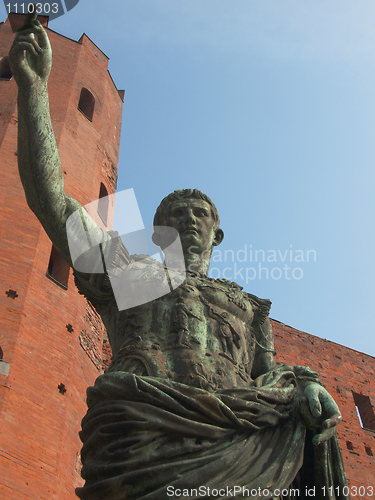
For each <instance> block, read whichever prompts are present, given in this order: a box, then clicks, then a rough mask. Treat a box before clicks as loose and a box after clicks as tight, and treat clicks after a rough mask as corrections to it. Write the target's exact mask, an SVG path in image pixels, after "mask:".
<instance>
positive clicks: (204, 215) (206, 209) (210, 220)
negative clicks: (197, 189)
mask: <svg viewBox="0 0 375 500" xmlns="http://www.w3.org/2000/svg"><path fill="white" fill-rule="evenodd" d="M165 223H166V225H167V226H170V227H173V228H175V229H177V231H178V232H179V235H180V239H181V244H182V248H183V250H184V253H186V252H189V253H194V254H201V253H203V252H206V251H210V253H211V250H212V248H213V247H214V246H215V245H218V244H219V243H221V240H222V238H221V237H220V235H221V233H222V232H221V230H218V229H217V228H216V224H215V219H214V217H213V215H212V210H211V206H210V205H209V203H207V202H205V201H204V200H198V199H194V198H192V199H186V200H179V201H175V202H174V203H172V205H171V207H170V210H169V213H168V214H167V216H166V220H165Z"/></svg>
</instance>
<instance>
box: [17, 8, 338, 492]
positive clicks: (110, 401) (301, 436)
mask: <svg viewBox="0 0 375 500" xmlns="http://www.w3.org/2000/svg"><path fill="white" fill-rule="evenodd" d="M10 64H11V68H12V72H13V75H14V78H15V80H16V82H17V85H18V88H19V92H18V110H19V139H18V162H19V171H20V176H21V180H22V183H23V186H24V189H25V193H26V197H27V202H28V204H29V206H30V208H31V209H32V210H33V212H34V213H35V214H36V216H37V217H38V218H39V220H40V222H41V223H42V225H43V227H44V228H45V230H46V232H47V234H48V235H49V237H50V238H51V240H52V241H53V243H54V244H55V246H56V247H57V248H58V250H59V252H60V253H61V254H62V255H63V256H64V258H65V259H66V260H67V261H68V262H71V259H70V253H69V247H68V241H67V235H66V221H67V219H68V217H69V216H70V215H71V214H73V212H75V211H76V210H79V211H80V213H81V216H82V217H83V219H84V221H85V224H86V227H87V230H88V231H90V236H91V237H92V238H93V241H95V238H96V235H98V239H99V234H100V235H101V231H100V230H99V228H97V227H96V225H95V223H94V221H93V220H92V219H91V218H90V217H89V216H88V215H87V214H85V213H84V211H82V210H81V206H80V204H79V203H78V202H77V201H76V200H74V199H73V198H71V197H69V196H68V195H67V194H66V193H65V192H64V183H63V176H62V172H61V166H60V159H59V154H58V150H57V147H56V141H55V137H54V134H53V130H52V125H51V119H50V115H49V105H48V91H47V81H48V76H49V73H50V70H51V64H52V52H51V47H50V44H49V41H48V37H47V35H46V32H45V31H44V29H43V28H42V26H41V25H40V23H39V22H38V21H37V20H36V18H35V16H34V17H33V16H27V18H26V21H25V25H24V26H23V27H22V29H20V30H19V31H18V33H17V34H16V37H15V41H14V43H13V45H12V48H11V50H10ZM219 222H220V221H219V216H218V213H217V210H216V208H215V206H214V205H213V203H212V202H211V200H210V199H209V198H208V197H207V196H206V195H204V194H203V193H201V192H200V191H198V190H181V191H176V192H174V193H172V194H171V195H169V196H168V197H167V198H166V199H164V200H163V201H162V203H161V205H160V207H159V208H158V210H157V213H156V216H155V221H154V223H155V225H156V226H169V227H172V228H175V229H176V230H177V231H178V233H179V235H180V239H181V244H182V248H183V252H184V259H185V266H186V270H187V274H186V279H185V281H184V282H183V284H182V285H181V286H179V287H177V288H175V289H174V290H173V291H172V292H171V293H169V294H167V295H164V296H162V297H160V298H158V299H156V300H153V301H151V302H147V303H145V304H142V305H139V306H137V307H132V308H131V309H127V310H123V311H119V310H118V307H117V304H116V301H115V298H114V294H113V292H112V289H111V285H110V281H109V278H108V276H107V275H104V274H103V275H92V274H83V273H80V272H78V271H75V279H76V283H77V286H78V289H79V291H80V293H82V294H84V295H85V296H86V297H87V298H88V299H89V300H90V301H91V303H92V304H93V306H94V307H95V308H96V310H97V311H98V313H99V314H100V315H101V316H102V318H103V321H104V323H105V325H106V327H107V330H108V335H109V338H110V342H111V346H112V349H113V354H114V359H113V362H112V364H111V366H110V368H109V372H108V373H107V374H105V375H103V376H101V377H99V379H98V380H97V382H96V384H95V387H93V388H89V390H88V406H89V410H88V413H87V415H86V417H85V418H84V420H83V427H82V433H81V437H82V440H83V443H84V445H83V449H82V460H83V470H82V474H83V477H84V478H85V480H86V484H85V486H84V487H83V488H80V489H78V490H77V495H78V496H79V497H80V498H81V499H89V500H99V499H100V500H105V499H107V500H125V499H127V500H130V499H134V500H135V499H146V498H147V499H149V500H150V499H155V500H158V499H162V498H167V487H168V486H169V487H172V488H186V489H192V488H199V486H202V487H204V488H209V487H210V488H211V489H212V488H217V489H220V488H227V487H229V488H233V487H234V486H236V485H237V486H238V485H240V486H244V487H246V488H249V489H253V488H255V489H256V488H259V489H260V490H265V489H269V490H270V493H269V495H268V496H267V494H265V495H262V494H261V492H260V493H259V494H257V495H252V497H253V498H261V497H263V498H264V497H266V498H267V497H279V496H280V492H278V493H277V491H278V490H280V489H281V488H290V487H295V488H299V492H300V495H299V496H300V497H302V498H304V497H305V496H306V488H316V491H315V497H316V498H322V499H323V498H327V496H328V497H329V498H340V499H341V498H348V497H347V495H345V492H346V491H345V490H343V486H344V485H345V484H346V483H345V473H344V470H343V465H342V458H341V454H340V450H339V447H338V444H337V438H336V432H335V428H336V425H337V424H338V423H339V422H340V421H341V415H340V412H339V409H338V407H337V405H336V403H335V402H334V400H333V399H332V397H331V396H330V395H329V393H328V392H327V391H326V390H325V389H324V388H323V387H322V385H321V383H320V382H319V378H318V375H317V374H316V373H314V372H312V371H311V370H310V369H309V368H306V367H300V366H296V367H289V366H286V365H282V364H277V363H276V362H275V359H274V354H275V353H274V345H273V333H272V328H271V323H270V320H269V318H268V313H269V309H270V306H271V303H270V301H268V300H264V299H259V298H258V297H255V296H254V295H251V294H248V293H246V292H244V291H243V290H242V288H241V287H239V286H238V285H237V284H236V283H232V282H229V281H227V280H214V279H211V278H209V277H208V276H207V272H208V268H209V263H210V257H211V253H212V250H213V248H214V247H215V246H216V245H219V244H220V243H221V241H222V239H223V237H224V234H223V231H222V230H221V229H220V228H219ZM100 237H101V236H100ZM153 239H154V241H155V243H157V244H160V245H161V246H163V234H162V232H160V229H159V230H157V231H156V232H155V234H154V236H153ZM164 243H165V242H164ZM103 248H104V250H105V251H108V254H107V255H111V259H112V260H111V263H110V265H113V266H119V268H126V269H127V270H128V271H127V272H128V273H129V276H130V279H129V287H128V288H129V289H128V290H127V293H129V294H132V293H135V291H136V288H137V287H139V286H140V285H142V286H144V287H148V286H153V283H154V282H155V280H156V279H160V265H158V264H157V263H155V262H154V261H153V260H152V259H151V258H149V259H139V258H138V257H137V256H129V254H128V252H127V250H126V248H125V247H124V245H123V244H122V242H121V240H120V239H119V238H118V237H117V236H116V235H115V234H108V235H106V236H105V241H104V243H103ZM163 279H165V280H169V281H171V280H173V272H171V273H170V275H169V276H168V275H165V276H164V278H163ZM329 486H332V487H335V488H336V489H335V490H332V489H331V490H329V489H327V488H328V487H329ZM323 487H326V490H325V495H324V494H323V490H322V488H323ZM333 491H334V492H335V493H336V496H334V494H333ZM327 492H328V494H327ZM226 495H227V496H222V498H230V497H231V496H232V495H231V494H230V493H226ZM169 496H171V495H169ZM237 496H238V497H241V496H240V495H237ZM284 496H285V495H284ZM206 497H209V496H208V495H206ZM190 498H198V495H195V496H194V494H192V496H190Z"/></svg>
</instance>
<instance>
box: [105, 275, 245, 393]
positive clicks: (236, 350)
mask: <svg viewBox="0 0 375 500" xmlns="http://www.w3.org/2000/svg"><path fill="white" fill-rule="evenodd" d="M253 316H254V311H253V308H252V306H251V303H250V301H249V300H247V298H246V294H244V293H243V292H242V290H241V288H240V287H239V286H238V285H236V284H235V283H230V282H226V281H224V280H223V281H221V280H213V279H209V278H203V277H198V276H194V275H192V276H187V279H186V280H185V281H184V283H183V284H182V285H180V286H179V287H178V288H176V289H175V290H173V291H172V292H171V293H169V294H167V295H165V296H163V297H160V298H158V299H156V300H154V301H152V302H149V303H147V304H143V305H142V306H139V307H135V308H132V309H129V310H126V311H122V312H119V314H118V317H117V322H116V337H117V340H118V341H119V343H118V346H119V349H118V352H117V353H115V360H114V363H113V366H112V368H111V369H113V370H114V369H121V370H125V371H132V372H134V373H137V374H140V375H152V376H160V377H163V378H170V379H173V380H176V381H179V382H183V383H187V384H189V385H194V386H199V387H203V388H206V389H210V388H211V389H213V388H218V387H225V386H226V385H227V384H228V386H229V387H233V385H237V386H238V385H242V384H244V385H246V384H247V383H248V382H249V380H250V373H251V367H252V361H253V355H254V341H253V338H252V335H251V322H252V319H253ZM116 359H117V362H116Z"/></svg>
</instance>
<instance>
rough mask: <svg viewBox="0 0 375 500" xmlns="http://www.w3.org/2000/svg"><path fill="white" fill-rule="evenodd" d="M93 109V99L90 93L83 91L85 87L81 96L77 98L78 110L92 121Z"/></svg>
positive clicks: (83, 89)
mask: <svg viewBox="0 0 375 500" xmlns="http://www.w3.org/2000/svg"><path fill="white" fill-rule="evenodd" d="M94 108H95V97H94V96H93V95H92V93H91V92H90V91H89V90H87V89H85V87H83V88H82V90H81V95H80V97H79V102H78V109H79V110H80V111H82V113H83V114H84V115H85V116H86V118H88V119H89V120H90V121H92V117H93V116H94Z"/></svg>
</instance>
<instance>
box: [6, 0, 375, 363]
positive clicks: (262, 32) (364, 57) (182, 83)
mask: <svg viewBox="0 0 375 500" xmlns="http://www.w3.org/2000/svg"><path fill="white" fill-rule="evenodd" d="M4 17H5V8H4ZM50 28H51V29H54V30H56V31H58V32H60V33H62V34H64V35H66V36H68V37H71V38H73V39H75V40H77V39H78V38H79V37H80V36H81V34H82V33H83V32H85V33H86V34H87V35H88V36H89V37H90V38H91V39H92V40H93V41H94V42H95V43H96V44H97V45H98V46H99V47H100V48H101V49H102V50H103V52H104V53H106V54H107V55H108V56H109V57H110V66H109V69H110V72H111V74H112V76H113V78H114V81H115V83H116V85H117V87H118V88H119V89H125V90H126V97H125V104H124V115H123V127H122V139H121V141H122V142H121V151H120V163H119V184H118V188H119V189H120V190H121V189H127V188H134V190H135V193H136V196H137V200H138V203H139V206H140V208H141V211H142V216H143V220H144V222H145V224H146V225H149V224H151V223H152V217H153V213H154V209H155V207H156V206H157V204H158V203H159V201H160V200H161V198H162V197H164V196H165V195H166V194H168V193H169V192H171V191H173V190H174V189H180V188H184V187H197V188H199V189H201V190H203V191H204V192H206V193H207V194H208V195H209V196H210V197H211V198H212V199H213V201H214V202H215V203H216V205H217V207H218V209H219V212H220V215H221V221H222V228H223V230H224V233H225V239H224V242H223V244H222V245H221V247H219V249H220V253H216V255H215V254H214V258H215V259H216V261H218V260H221V262H213V264H212V268H214V269H212V272H213V273H215V277H216V276H217V275H219V273H220V275H221V276H222V275H223V272H224V269H226V271H225V273H226V276H227V277H229V278H234V273H235V272H236V271H237V277H236V279H235V281H237V282H238V283H239V284H241V285H242V286H244V288H245V290H246V291H248V292H250V293H254V294H256V295H258V296H260V297H263V298H270V299H271V300H272V302H273V306H272V310H271V317H273V318H275V319H277V320H279V321H281V322H283V323H286V324H288V325H291V326H293V327H295V328H298V329H301V330H303V331H306V332H308V333H311V334H313V335H317V336H320V337H323V338H326V339H329V340H332V341H334V342H337V343H340V344H344V345H346V346H348V347H351V348H353V349H356V350H359V351H362V352H366V353H368V354H371V355H375V342H374V328H373V321H374V303H375V263H374V252H375V237H374V233H375V231H374V223H373V220H374V213H375V206H374V205H375V197H374V188H375V169H374V165H375V147H374V140H375V3H374V2H373V0H357V1H353V0H351V1H347V0H330V2H327V1H325V0H307V1H303V2H302V1H301V0H283V1H282V2H281V1H280V0H235V1H233V0H232V1H229V0H131V1H129V0H106V1H105V2H104V1H103V0H101V1H99V0H80V2H79V4H78V6H77V7H76V8H74V9H73V10H72V11H70V12H69V13H67V14H65V15H64V16H62V17H61V18H59V19H57V20H55V21H52V22H51V23H50ZM245 250H247V253H246V256H245ZM250 250H252V252H253V253H252V260H251V253H250ZM256 250H263V251H264V254H263V253H262V252H258V253H257V254H256V253H255V251H256ZM225 251H227V252H226V253H225ZM239 251H242V252H240V253H238V252H239ZM308 251H311V252H310V253H308ZM263 256H264V257H265V261H263ZM308 256H309V258H310V261H309V262H307V257H308ZM256 257H257V261H255V259H256ZM267 258H268V260H267ZM302 259H304V260H305V261H304V262H303V261H301V260H302ZM225 260H226V261H225ZM241 261H243V262H241ZM259 265H261V267H262V269H263V270H262V271H261V275H260V276H259ZM285 266H288V268H287V270H286V271H285ZM241 268H242V273H241V272H240V270H241ZM246 268H249V269H250V270H249V271H248V279H247V282H246ZM293 270H294V275H293V274H292V273H293ZM267 273H268V279H267ZM241 274H242V276H243V279H241ZM288 278H289V279H288Z"/></svg>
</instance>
